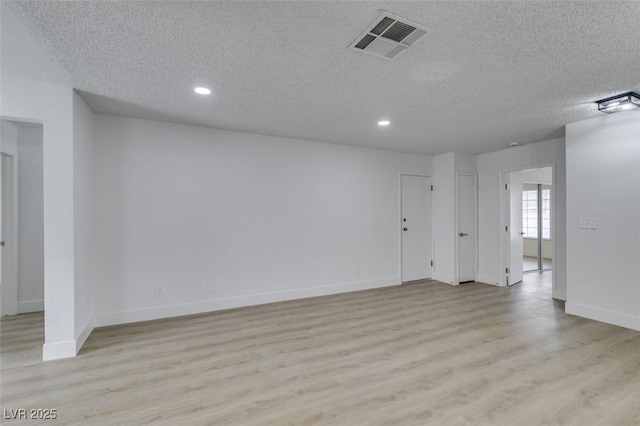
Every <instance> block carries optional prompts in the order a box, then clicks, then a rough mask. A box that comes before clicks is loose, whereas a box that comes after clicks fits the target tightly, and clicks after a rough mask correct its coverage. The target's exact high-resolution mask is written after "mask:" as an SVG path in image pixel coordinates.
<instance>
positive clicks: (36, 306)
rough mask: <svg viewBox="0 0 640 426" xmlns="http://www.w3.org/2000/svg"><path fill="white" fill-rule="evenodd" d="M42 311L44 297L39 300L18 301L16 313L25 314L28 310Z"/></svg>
mask: <svg viewBox="0 0 640 426" xmlns="http://www.w3.org/2000/svg"><path fill="white" fill-rule="evenodd" d="M42 311H44V299H40V300H25V301H23V302H18V313H19V314H26V313H28V312H42Z"/></svg>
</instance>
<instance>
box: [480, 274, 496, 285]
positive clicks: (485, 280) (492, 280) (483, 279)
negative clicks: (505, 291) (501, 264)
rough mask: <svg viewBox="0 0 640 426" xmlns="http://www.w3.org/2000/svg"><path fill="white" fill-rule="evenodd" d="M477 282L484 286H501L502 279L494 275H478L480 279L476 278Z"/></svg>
mask: <svg viewBox="0 0 640 426" xmlns="http://www.w3.org/2000/svg"><path fill="white" fill-rule="evenodd" d="M476 282H478V283H482V284H489V285H497V286H500V279H499V278H498V277H496V276H494V275H484V274H478V277H477V278H476Z"/></svg>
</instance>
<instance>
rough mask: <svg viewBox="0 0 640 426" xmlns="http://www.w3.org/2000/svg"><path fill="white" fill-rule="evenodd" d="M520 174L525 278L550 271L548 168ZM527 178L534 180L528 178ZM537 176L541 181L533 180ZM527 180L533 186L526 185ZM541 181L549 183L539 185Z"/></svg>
mask: <svg viewBox="0 0 640 426" xmlns="http://www.w3.org/2000/svg"><path fill="white" fill-rule="evenodd" d="M522 173H523V184H522V214H523V216H522V232H524V235H523V246H522V248H523V250H522V251H523V271H524V273H525V274H526V273H531V272H544V271H550V270H551V269H552V262H553V254H552V247H551V246H552V240H551V168H545V169H537V170H534V171H524V172H522ZM547 175H548V179H547ZM528 176H533V178H527V177H528ZM536 176H542V178H536ZM529 180H533V181H534V182H528V181H529ZM541 180H543V181H545V182H549V183H548V184H547V183H540V181H541Z"/></svg>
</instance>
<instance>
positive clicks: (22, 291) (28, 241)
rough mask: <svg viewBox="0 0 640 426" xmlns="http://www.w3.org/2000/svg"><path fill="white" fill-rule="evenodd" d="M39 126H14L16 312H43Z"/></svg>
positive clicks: (42, 226) (41, 186) (42, 234)
mask: <svg viewBox="0 0 640 426" xmlns="http://www.w3.org/2000/svg"><path fill="white" fill-rule="evenodd" d="M43 197H44V194H43V176H42V126H29V127H22V126H20V127H18V313H25V312H37V311H42V310H44V210H43Z"/></svg>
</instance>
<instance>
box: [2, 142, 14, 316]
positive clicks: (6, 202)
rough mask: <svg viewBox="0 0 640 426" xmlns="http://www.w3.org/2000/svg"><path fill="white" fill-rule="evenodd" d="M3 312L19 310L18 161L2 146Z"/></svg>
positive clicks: (6, 313) (12, 313)
mask: <svg viewBox="0 0 640 426" xmlns="http://www.w3.org/2000/svg"><path fill="white" fill-rule="evenodd" d="M1 153H2V158H1V159H0V161H2V162H3V164H2V177H1V178H0V182H1V184H2V192H3V194H2V195H3V197H2V203H1V204H2V223H1V224H0V226H3V227H4V225H6V224H9V229H8V230H5V229H4V228H3V229H2V238H3V240H4V241H5V246H4V247H2V249H1V250H2V259H1V261H2V272H1V273H2V315H17V314H18V200H17V197H18V164H17V155H16V153H14V152H10V151H9V150H5V148H4V147H3V149H2V152H1Z"/></svg>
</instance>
